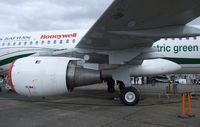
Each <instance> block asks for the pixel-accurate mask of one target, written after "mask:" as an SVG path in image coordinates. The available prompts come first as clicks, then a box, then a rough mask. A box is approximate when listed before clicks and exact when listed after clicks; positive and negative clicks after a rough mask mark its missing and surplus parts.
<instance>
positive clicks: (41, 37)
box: [0, 30, 200, 73]
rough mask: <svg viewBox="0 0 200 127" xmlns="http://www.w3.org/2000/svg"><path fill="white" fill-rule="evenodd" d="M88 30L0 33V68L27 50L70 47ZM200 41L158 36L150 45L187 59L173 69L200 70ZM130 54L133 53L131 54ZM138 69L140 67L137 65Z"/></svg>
mask: <svg viewBox="0 0 200 127" xmlns="http://www.w3.org/2000/svg"><path fill="white" fill-rule="evenodd" d="M87 31H88V30H66V31H46V32H33V33H17V34H6V35H2V36H0V72H4V71H7V70H8V68H9V63H6V62H7V61H8V59H13V57H16V56H21V55H26V54H30V53H33V55H36V56H37V55H40V54H43V53H44V54H45V53H47V54H48V53H49V54H51V53H52V52H54V51H55V50H63V49H65V50H67V49H73V48H74V47H75V46H76V45H77V43H79V42H80V40H81V39H82V38H83V37H84V35H85V34H86V33H87ZM199 41H200V37H196V38H192V37H191V38H182V39H167V40H166V39H160V40H159V41H157V42H155V43H154V44H153V47H155V48H156V49H158V50H159V53H160V54H161V55H163V56H164V58H166V59H168V60H169V59H173V60H175V61H177V60H178V61H179V62H181V61H185V60H186V62H183V63H182V64H181V63H179V64H180V66H181V69H180V68H179V67H177V66H176V65H175V64H174V65H175V66H176V67H177V68H176V69H175V70H177V69H178V70H179V71H177V73H200V62H199V61H200V58H199V56H200V43H199ZM144 50H145V49H144ZM141 51H143V50H141ZM138 53H139V52H137V54H138ZM133 56H134V54H133V55H132V57H133ZM136 56H137V55H136ZM124 57H126V56H124ZM177 58H178V59H177ZM168 60H166V61H168ZM157 61H159V60H155V61H154V60H144V62H143V65H144V64H147V63H148V62H151V63H152V62H153V63H155V64H156V65H157V64H159V62H158V63H157ZM175 61H173V62H175ZM162 62H164V61H162ZM190 62H191V63H190ZM164 63H165V62H164ZM168 63H170V65H169V66H168V65H167V63H166V66H167V67H169V68H165V71H164V72H166V71H167V70H170V69H171V68H173V67H172V66H171V63H172V62H171V61H170V62H169V61H168ZM175 66H174V67H175ZM151 68H152V67H151ZM137 69H142V68H141V67H138V68H137ZM151 72H152V71H151V70H150V71H149V72H148V73H151ZM167 72H168V71H167ZM134 73H135V72H134ZM152 73H153V72H152Z"/></svg>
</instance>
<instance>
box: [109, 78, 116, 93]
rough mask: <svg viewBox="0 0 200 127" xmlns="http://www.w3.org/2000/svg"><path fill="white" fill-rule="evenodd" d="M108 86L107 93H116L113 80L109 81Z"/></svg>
mask: <svg viewBox="0 0 200 127" xmlns="http://www.w3.org/2000/svg"><path fill="white" fill-rule="evenodd" d="M107 86H108V89H107V91H108V92H109V93H114V92H115V81H114V80H113V79H109V80H107Z"/></svg>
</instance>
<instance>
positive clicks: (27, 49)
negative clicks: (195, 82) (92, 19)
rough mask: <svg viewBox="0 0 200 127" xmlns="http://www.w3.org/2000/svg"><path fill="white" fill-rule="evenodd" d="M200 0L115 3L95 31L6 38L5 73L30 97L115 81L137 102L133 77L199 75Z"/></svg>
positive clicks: (2, 44) (0, 66)
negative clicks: (197, 21)
mask: <svg viewBox="0 0 200 127" xmlns="http://www.w3.org/2000/svg"><path fill="white" fill-rule="evenodd" d="M199 6H200V1H199V0H190V1H188V0H173V1H172V0H167V1H160V0H148V1H144V0H140V1H138V0H114V1H113V2H112V3H111V5H110V6H109V7H108V8H107V9H106V11H105V12H104V13H103V14H102V16H101V17H100V18H99V19H98V20H97V21H96V23H95V24H94V25H93V26H92V27H91V28H88V29H83V30H64V31H44V32H32V33H16V34H5V35H2V36H0V72H1V74H2V75H3V74H4V75H5V74H8V79H9V84H10V86H11V88H12V90H13V91H14V92H16V93H18V94H21V95H25V96H37V97H45V96H55V95H61V94H67V93H68V92H70V91H72V90H73V89H74V88H76V87H80V86H86V85H92V84H95V83H101V82H102V81H104V80H105V81H107V83H108V90H111V91H112V90H113V86H114V84H115V82H117V83H118V84H119V87H120V89H121V93H120V100H121V102H122V103H124V104H125V105H136V104H138V102H139V98H140V93H139V91H138V90H137V89H136V88H134V86H132V85H131V81H130V78H131V77H135V76H151V75H162V74H176V73H199V72H200V69H199V66H200V59H199V58H198V56H199V53H200V52H199V50H200V47H199V46H200V45H199V43H198V41H199V40H200V37H199V35H200V29H199V28H198V27H197V26H191V25H188V23H189V22H191V21H192V20H194V19H196V18H197V17H199V16H200V7H199Z"/></svg>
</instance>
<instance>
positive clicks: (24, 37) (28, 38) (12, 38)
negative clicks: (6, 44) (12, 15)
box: [4, 36, 31, 41]
mask: <svg viewBox="0 0 200 127" xmlns="http://www.w3.org/2000/svg"><path fill="white" fill-rule="evenodd" d="M30 39H31V36H13V37H5V38H4V41H11V40H16V41H17V40H30Z"/></svg>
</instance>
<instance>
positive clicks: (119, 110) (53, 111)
mask: <svg viewBox="0 0 200 127" xmlns="http://www.w3.org/2000/svg"><path fill="white" fill-rule="evenodd" d="M137 88H138V89H139V90H140V91H141V94H142V95H141V100H140V102H139V104H138V105H137V106H124V105H123V104H122V103H120V101H119V99H118V90H116V93H113V94H110V93H107V92H106V85H105V84H97V85H93V86H87V87H82V88H78V89H75V90H74V92H72V93H69V94H68V95H65V96H57V97H48V98H28V97H23V96H19V95H16V94H14V93H12V92H2V93H0V127H64V126H65V127H118V126H119V127H200V100H199V99H200V96H199V93H200V92H199V91H200V86H191V85H180V86H178V90H179V91H181V92H182V91H189V90H191V91H192V92H193V93H195V94H196V96H194V97H192V113H193V114H195V115H196V117H193V118H187V119H181V118H178V117H177V116H178V115H179V114H181V96H180V94H176V95H174V94H171V93H170V94H167V93H166V92H165V88H166V85H163V84H159V85H156V86H151V85H139V86H137Z"/></svg>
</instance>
